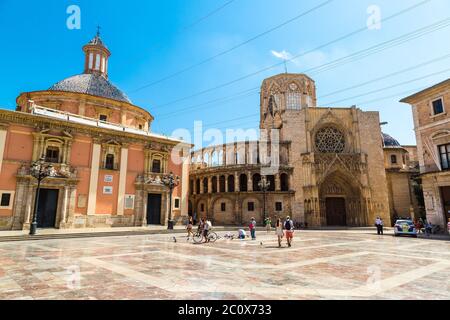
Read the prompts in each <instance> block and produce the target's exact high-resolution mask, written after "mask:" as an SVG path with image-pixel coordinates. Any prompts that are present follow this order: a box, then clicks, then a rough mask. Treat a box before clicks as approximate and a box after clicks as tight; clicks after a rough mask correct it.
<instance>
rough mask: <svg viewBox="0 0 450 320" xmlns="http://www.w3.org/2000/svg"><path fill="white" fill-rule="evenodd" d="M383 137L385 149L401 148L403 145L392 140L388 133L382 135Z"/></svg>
mask: <svg viewBox="0 0 450 320" xmlns="http://www.w3.org/2000/svg"><path fill="white" fill-rule="evenodd" d="M382 135H383V146H384V147H401V144H400V143H399V142H398V141H397V140H395V139H394V138H392V137H391V136H390V135H388V134H386V133H382Z"/></svg>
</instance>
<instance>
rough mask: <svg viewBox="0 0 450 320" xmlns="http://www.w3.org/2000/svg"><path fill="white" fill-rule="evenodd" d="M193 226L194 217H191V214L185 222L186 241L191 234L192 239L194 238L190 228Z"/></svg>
mask: <svg viewBox="0 0 450 320" xmlns="http://www.w3.org/2000/svg"><path fill="white" fill-rule="evenodd" d="M193 228H194V219H192V216H189V220H188V222H187V224H186V231H187V241H189V239H190V238H191V236H192V239H194V233H193V232H192V229H193Z"/></svg>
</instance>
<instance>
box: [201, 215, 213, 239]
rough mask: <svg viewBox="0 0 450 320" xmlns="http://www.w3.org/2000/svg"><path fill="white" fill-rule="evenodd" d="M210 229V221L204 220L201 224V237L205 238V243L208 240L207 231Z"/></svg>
mask: <svg viewBox="0 0 450 320" xmlns="http://www.w3.org/2000/svg"><path fill="white" fill-rule="evenodd" d="M211 229H212V223H211V221H209V220H206V221H205V223H204V226H203V238H204V239H205V243H208V242H209V237H208V235H209V231H210V230H211Z"/></svg>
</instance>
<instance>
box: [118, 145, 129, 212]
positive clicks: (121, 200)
mask: <svg viewBox="0 0 450 320" xmlns="http://www.w3.org/2000/svg"><path fill="white" fill-rule="evenodd" d="M127 171H128V148H122V151H121V153H120V173H119V192H118V197H117V215H118V216H123V214H124V210H125V209H124V208H125V193H126V186H127Z"/></svg>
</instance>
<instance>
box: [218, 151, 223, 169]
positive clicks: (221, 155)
mask: <svg viewBox="0 0 450 320" xmlns="http://www.w3.org/2000/svg"><path fill="white" fill-rule="evenodd" d="M218 158H219V161H218V165H219V166H223V151H222V150H220V151H219V154H218Z"/></svg>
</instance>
